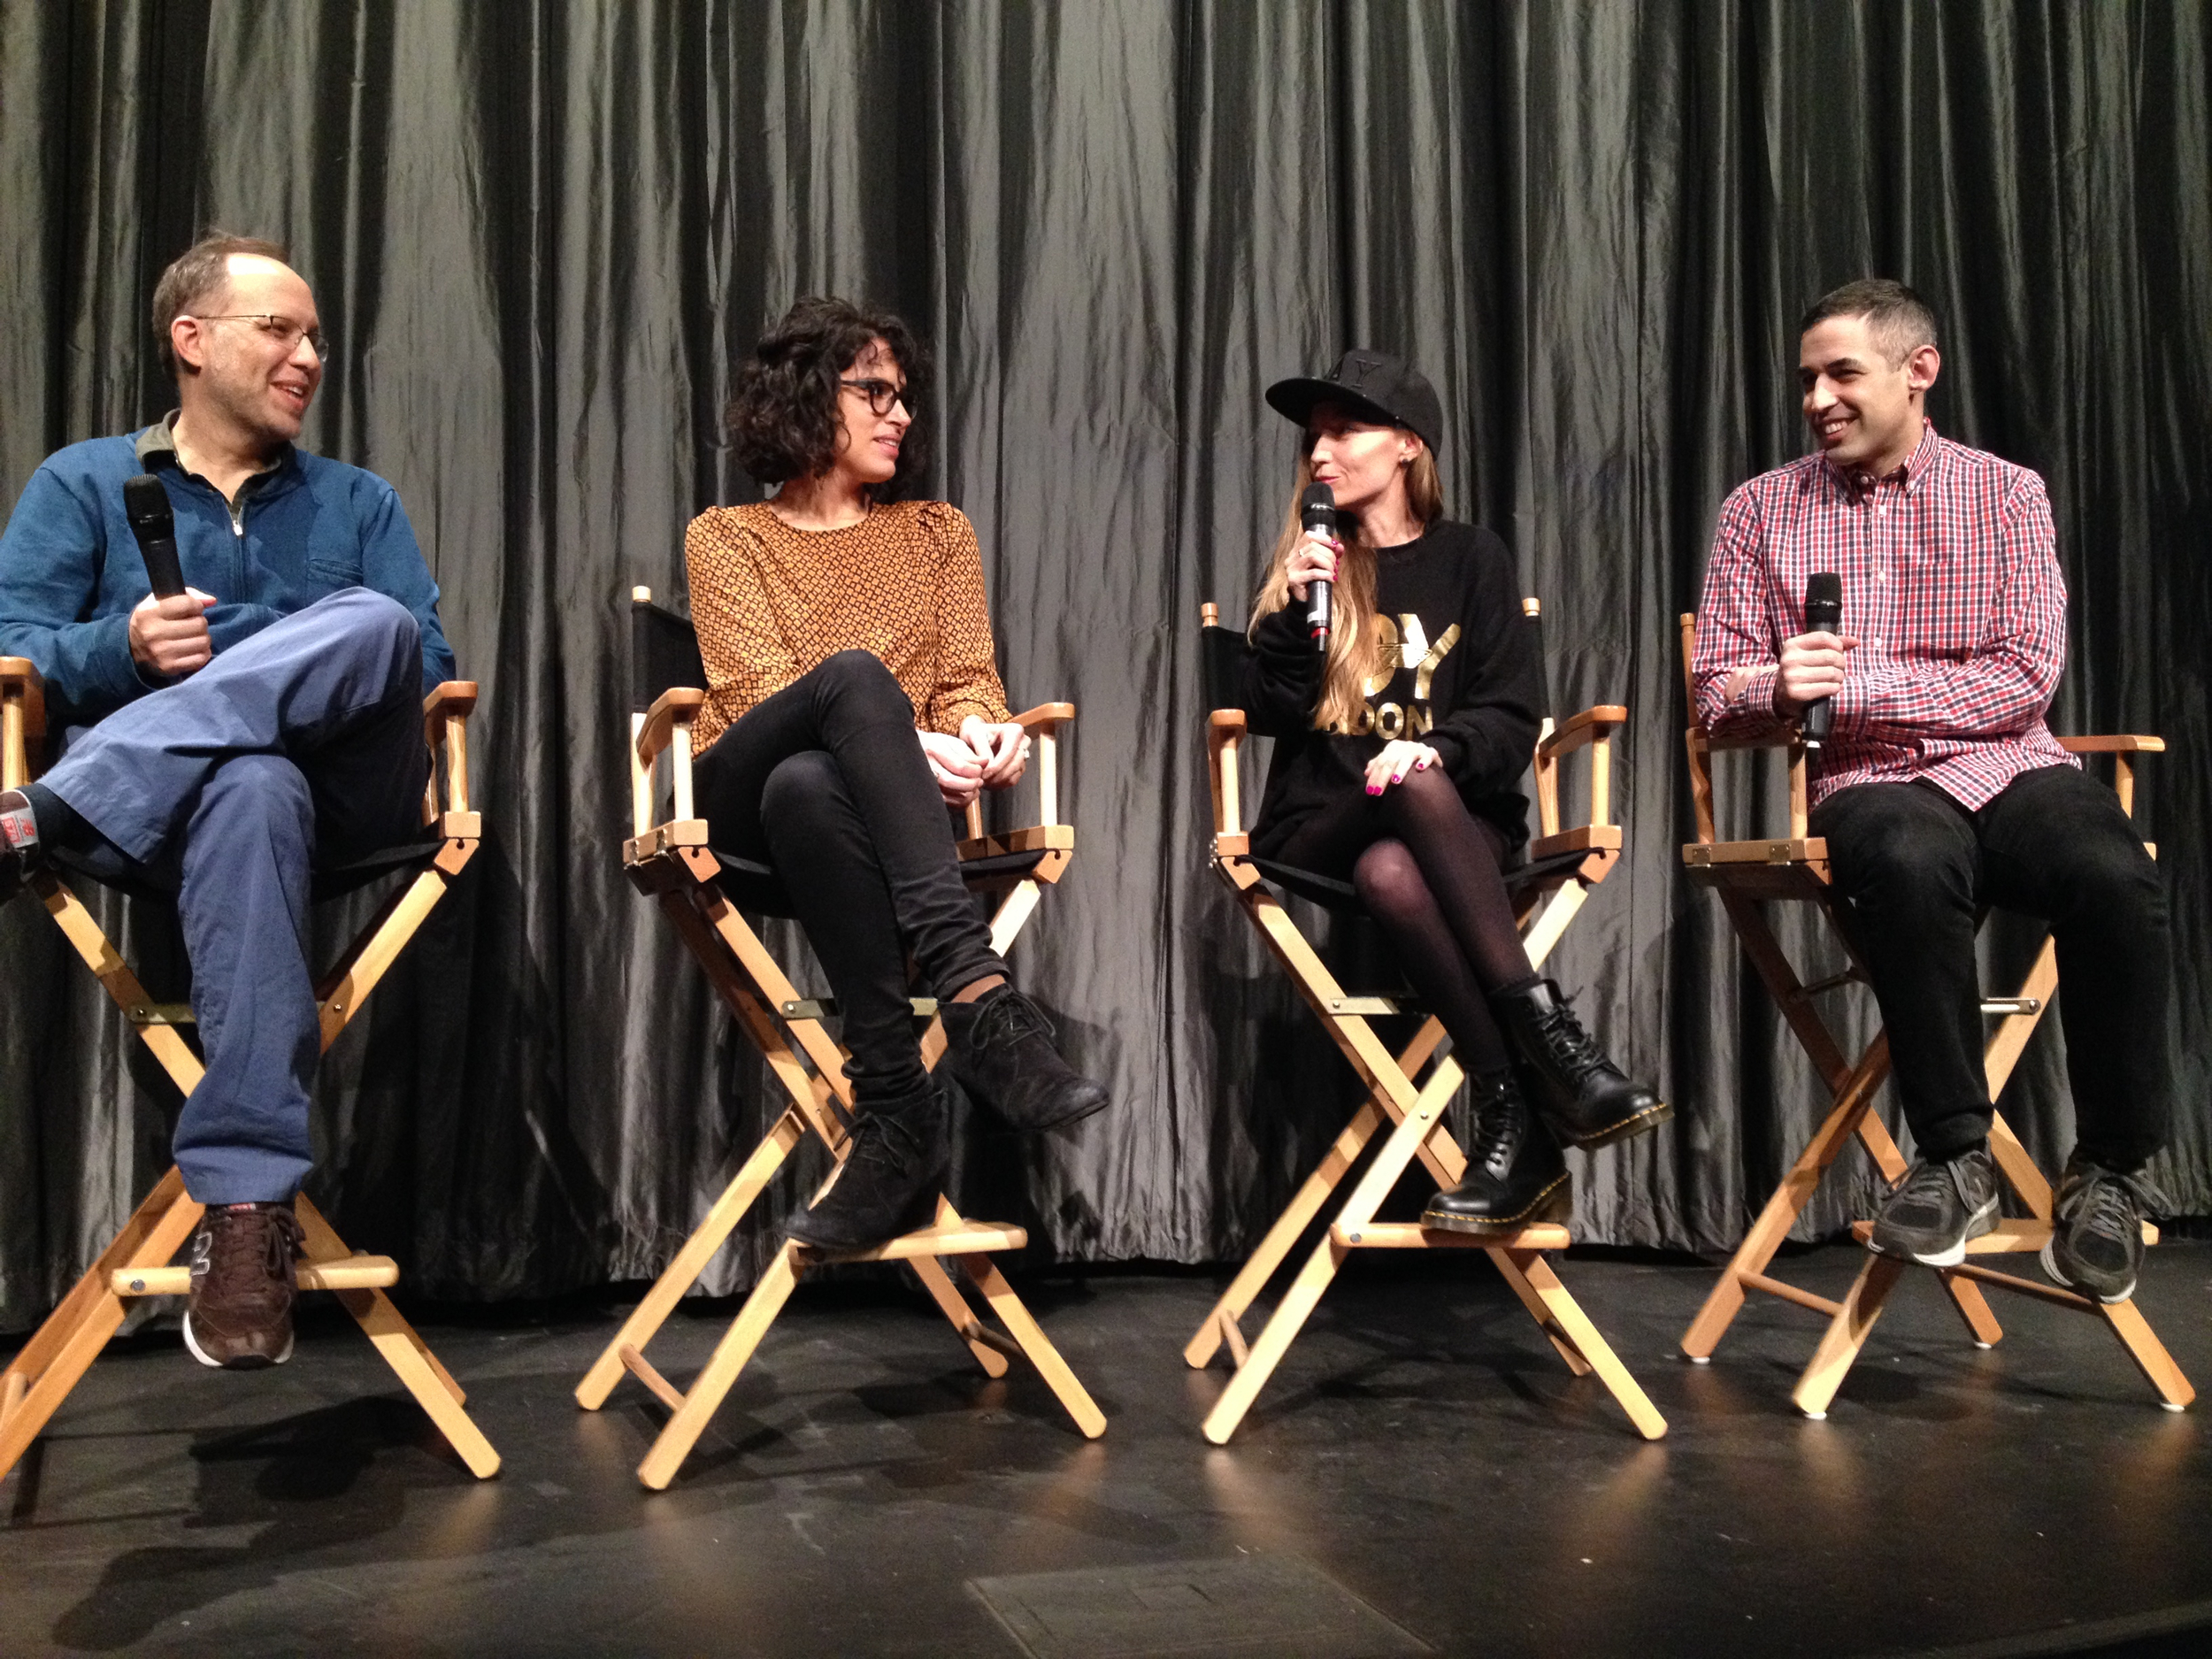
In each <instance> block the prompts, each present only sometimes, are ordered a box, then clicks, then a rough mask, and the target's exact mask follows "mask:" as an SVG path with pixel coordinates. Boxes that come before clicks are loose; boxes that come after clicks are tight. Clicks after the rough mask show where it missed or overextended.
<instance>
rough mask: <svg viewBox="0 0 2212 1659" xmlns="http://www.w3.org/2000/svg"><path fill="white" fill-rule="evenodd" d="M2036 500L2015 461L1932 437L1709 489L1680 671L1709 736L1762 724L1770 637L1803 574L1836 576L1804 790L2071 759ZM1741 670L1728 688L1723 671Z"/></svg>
mask: <svg viewBox="0 0 2212 1659" xmlns="http://www.w3.org/2000/svg"><path fill="white" fill-rule="evenodd" d="M2054 541H2055V536H2054V533H2053V531H2052V528H2051V503H2050V498H2049V496H2048V495H2046V494H2045V493H2044V488H2043V480H2042V479H2041V478H2039V477H2038V476H2037V475H2036V474H2035V473H2034V472H2030V471H2029V470H2028V469H2027V468H2025V467H2023V466H2015V465H2012V464H2011V463H2010V462H2009V461H2003V460H2000V459H1999V458H1998V457H1995V456H1993V455H1985V454H1983V453H1982V452H1981V451H1980V450H1979V449H1968V448H1967V447H1966V446H1965V445H1964V444H1962V443H1953V442H1950V441H1949V440H1947V439H1945V438H1939V437H1938V436H1937V435H1936V430H1935V426H1934V425H1933V423H1932V422H1931V423H1929V424H1928V425H1927V426H1925V428H1924V431H1923V433H1922V434H1921V439H1920V442H1919V443H1918V444H1916V446H1915V447H1914V449H1913V452H1912V454H1911V455H1910V456H1909V457H1907V459H1906V461H1905V465H1903V466H1901V467H1900V468H1899V469H1898V470H1897V471H1896V472H1892V473H1891V474H1890V475H1889V476H1888V477H1886V478H1881V479H1871V478H1867V477H1864V476H1863V475H1851V474H1847V473H1846V472H1843V471H1842V470H1841V469H1839V468H1838V467H1835V466H1833V465H1830V463H1829V462H1828V461H1827V459H1826V458H1825V457H1822V456H1817V455H1813V456H1808V457H1805V459H1803V460H1801V461H1796V462H1793V463H1792V464H1791V465H1788V466H1783V467H1777V468H1776V469H1775V470H1774V471H1773V472H1766V473H1763V474H1761V475H1760V476H1759V477H1757V478H1755V479H1753V480H1751V481H1750V482H1748V483H1747V484H1743V485H1740V486H1739V487H1738V488H1736V489H1735V490H1734V491H1733V492H1732V494H1731V495H1729V497H1728V499H1727V501H1726V502H1725V503H1723V505H1722V507H1721V510H1720V524H1719V526H1718V527H1717V529H1716V530H1715V531H1714V534H1713V557H1712V558H1711V560H1710V561H1709V563H1708V564H1707V565H1706V567H1705V596H1704V599H1703V600H1702V601H1701V603H1700V604H1699V606H1698V614H1697V653H1696V656H1695V657H1694V658H1693V659H1692V662H1691V665H1690V673H1691V680H1692V683H1693V684H1694V687H1695V690H1696V698H1697V718H1698V719H1699V721H1700V722H1701V724H1702V725H1703V726H1704V727H1705V729H1706V730H1707V731H1708V732H1709V733H1712V734H1713V735H1714V736H1716V737H1720V736H1749V735H1752V734H1755V733H1760V732H1763V731H1768V730H1771V729H1773V728H1776V727H1778V726H1781V725H1782V724H1783V721H1782V720H1781V719H1780V718H1779V717H1778V716H1777V715H1776V713H1775V712H1774V683H1775V679H1776V676H1777V675H1778V673H1779V672H1780V671H1781V663H1780V657H1781V654H1782V642H1783V641H1785V640H1786V639H1789V638H1791V637H1793V635H1796V634H1802V633H1803V632H1805V626H1804V622H1805V579H1806V577H1807V576H1809V575H1810V574H1811V573H1812V572H1815V571H1834V572H1837V574H1839V575H1840V576H1841V577H1842V578H1843V627H1842V632H1843V633H1845V634H1852V635H1855V636H1856V637H1857V639H1858V641H1859V645H1858V649H1856V650H1855V651H1853V652H1851V653H1850V655H1849V656H1848V657H1847V658H1846V661H1845V667H1844V675H1843V688H1842V689H1841V690H1840V691H1839V692H1838V693H1837V694H1836V695H1835V699H1834V705H1835V725H1834V728H1833V731H1832V733H1831V735H1830V737H1829V739H1828V741H1827V742H1826V743H1825V744H1824V745H1823V747H1822V749H1821V750H1820V754H1819V756H1818V757H1817V758H1816V763H1815V771H1814V772H1813V780H1812V789H1813V798H1814V800H1816V801H1818V800H1821V799H1823V798H1824V797H1825V796H1827V795H1832V794H1833V793H1834V792H1835V791H1836V790H1838V789H1841V788H1843V787H1847V785H1850V784H1855V783H1873V782H1904V781H1908V780H1912V779H1916V778H1924V779H1926V780H1928V781H1929V782H1930V783H1932V784H1934V785H1936V786H1937V787H1939V788H1941V789H1942V790H1943V792H1944V793H1945V794H1946V795H1950V796H1951V797H1952V798H1953V799H1955V800H1956V801H1957V802H1959V803H1961V804H1962V805H1963V806H1966V807H1968V808H1970V809H1972V808H1978V807H1981V806H1983V805H1985V803H1988V802H1989V801H1990V800H1991V799H1992V798H1993V797H1994V796H1995V795H1997V794H1998V793H1999V792H2000V791H2001V790H2002V789H2003V788H2004V787H2005V786H2006V785H2007V784H2008V783H2010V782H2011V781H2012V780H2014V779H2015V778H2016V777H2018V776H2019V775H2020V774H2021V773H2022V772H2028V771H2031V770H2032V769H2033V768H2035V767H2038V766H2058V765H2078V764H2079V763H2078V762H2077V761H2076V760H2075V759H2074V758H2073V757H2072V756H2070V755H2069V754H2068V753H2067V752H2066V751H2065V750H2064V749H2061V748H2060V747H2059V745H2058V740H2057V739H2055V738H2054V737H2053V736H2052V735H2051V729H2050V727H2049V726H2047V725H2045V724H2044V720H2043V711H2044V710H2046V709H2047V708H2048V707H2050V703H2051V696H2052V694H2053V693H2054V692H2055V691H2056V690H2057V688H2058V677H2059V673H2060V671H2061V670H2062V668H2063V667H2064V666H2065V664H2066V587H2065V583H2064V580H2062V577H2061V576H2060V574H2059V568H2058V559H2057V557H2056V556H2055V553H2054V551H2053V542H2054ZM1739 671H1744V673H1743V678H1742V680H1741V681H1740V684H1738V685H1737V687H1736V690H1735V695H1729V684H1730V681H1731V680H1732V679H1733V678H1734V677H1735V676H1736V674H1737V673H1738V672H1739Z"/></svg>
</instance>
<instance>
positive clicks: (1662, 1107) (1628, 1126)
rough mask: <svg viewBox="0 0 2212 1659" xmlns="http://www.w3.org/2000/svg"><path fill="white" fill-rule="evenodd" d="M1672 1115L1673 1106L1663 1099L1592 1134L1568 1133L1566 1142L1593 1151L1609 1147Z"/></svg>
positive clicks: (1643, 1131) (1578, 1149)
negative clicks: (1574, 1134) (1578, 1136)
mask: <svg viewBox="0 0 2212 1659" xmlns="http://www.w3.org/2000/svg"><path fill="white" fill-rule="evenodd" d="M1673 1117H1674V1108H1673V1107H1672V1106H1670V1105H1669V1104H1668V1103H1667V1102H1665V1101H1661V1102H1658V1103H1657V1104H1656V1105H1653V1106H1647V1107H1645V1108H1644V1110H1641V1111H1640V1112H1638V1113H1636V1114H1635V1115H1634V1116H1633V1117H1631V1118H1622V1119H1621V1120H1620V1122H1618V1123H1617V1124H1611V1125H1608V1126H1607V1127H1605V1128H1603V1129H1601V1130H1599V1131H1597V1132H1596V1133H1594V1134H1587V1135H1584V1136H1581V1137H1580V1138H1577V1137H1575V1136H1572V1135H1570V1136H1569V1137H1568V1138H1567V1143H1568V1145H1570V1146H1571V1147H1573V1148H1575V1149H1576V1150H1577V1151H1580V1152H1595V1151H1596V1150H1597V1149H1598V1148H1600V1147H1609V1146H1611V1145H1612V1144H1613V1143H1614V1142H1615V1141H1630V1140H1633V1139H1634V1138H1635V1137H1636V1136H1638V1135H1640V1134H1642V1133H1645V1132H1646V1131H1647V1130H1651V1129H1656V1128H1657V1127H1658V1126H1659V1125H1661V1124H1663V1123H1667V1122H1669V1121H1671V1119H1672V1118H1673Z"/></svg>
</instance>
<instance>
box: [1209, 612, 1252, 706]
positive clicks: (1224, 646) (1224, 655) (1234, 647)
mask: <svg viewBox="0 0 2212 1659" xmlns="http://www.w3.org/2000/svg"><path fill="white" fill-rule="evenodd" d="M1244 650H1245V646H1244V635H1242V634H1240V633H1238V632H1237V631H1236V630H1235V629H1234V628H1225V627H1221V626H1217V625H1212V626H1206V627H1203V628H1201V629H1200V630H1199V658H1198V672H1199V678H1200V681H1201V684H1202V687H1203V688H1204V690H1205V694H1206V707H1207V708H1208V709H1209V710H1214V709H1241V708H1242V707H1244V701H1243V698H1242V695H1240V688H1239V687H1240V680H1241V678H1242V672H1243V667H1244Z"/></svg>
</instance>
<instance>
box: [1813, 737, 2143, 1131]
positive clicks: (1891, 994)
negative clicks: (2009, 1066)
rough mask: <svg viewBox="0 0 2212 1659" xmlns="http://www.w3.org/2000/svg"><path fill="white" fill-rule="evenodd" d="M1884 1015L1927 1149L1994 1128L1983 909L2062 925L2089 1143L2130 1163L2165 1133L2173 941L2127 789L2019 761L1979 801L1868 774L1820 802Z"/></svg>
mask: <svg viewBox="0 0 2212 1659" xmlns="http://www.w3.org/2000/svg"><path fill="white" fill-rule="evenodd" d="M1812 833H1814V834H1816V835H1824V836H1825V837H1827V840H1828V856H1829V859H1830V861H1831V864H1832V871H1833V876H1834V880H1835V886H1836V889H1837V891H1838V892H1839V893H1840V894H1841V895H1843V896H1844V898H1845V899H1846V901H1847V915H1848V917H1849V918H1850V926H1851V930H1852V933H1853V936H1854V939H1855V941H1856V943H1857V944H1858V947H1859V950H1860V954H1861V956H1863V958H1864V959H1865V962H1866V965H1867V970H1868V972H1869V973H1870V975H1871V976H1872V979H1873V981H1874V995H1875V997H1876V999H1877V1000H1878V1002H1880V1003H1881V1008H1882V1018H1883V1021H1884V1023H1885V1024H1886V1026H1887V1028H1888V1032H1889V1047H1890V1056H1891V1061H1892V1064H1893V1068H1894V1075H1895V1078H1896V1081H1897V1090H1898V1094H1899V1095H1900V1097H1901V1099H1902V1101H1903V1103H1904V1110H1905V1121H1906V1122H1907V1123H1909V1125H1912V1133H1913V1139H1914V1140H1915V1141H1917V1142H1918V1143H1919V1148H1920V1151H1921V1154H1922V1156H1929V1157H1949V1156H1955V1155H1956V1154H1958V1153H1961V1152H1963V1151H1967V1150H1969V1149H1970V1148H1974V1147H1977V1146H1978V1145H1980V1144H1981V1142H1982V1141H1983V1139H1984V1137H1985V1136H1986V1135H1987V1134H1988V1133H1989V1120H1990V1110H1991V1109H1990V1102H1989V1087H1988V1083H1987V1081H1986V1078H1985V1073H1984V1071H1983V1064H1982V1054H1983V1048H1984V1031H1983V1025H1982V1016H1981V1010H1980V999H1981V991H1980V987H1979V985H1978V981H1977V975H1976V971H1975V960H1974V925H1975V919H1976V911H1977V910H1978V907H1980V906H1982V905H1996V906H1999V907H2001V908H2002V909H2005V910H2020V911H2024V912H2025V913H2027V914H2028V915H2031V916H2037V917H2041V918H2044V919H2046V920H2047V921H2048V922H2049V923H2050V924H2051V933H2052V934H2053V936H2054V937H2055V939H2056V940H2057V941H2058V972H2059V1000H2058V1012H2059V1018H2060V1021H2061V1024H2062V1026H2063V1028H2064V1030H2065V1033H2066V1065H2067V1073H2068V1076H2069V1078H2070V1080H2071V1082H2072V1084H2073V1089H2074V1108H2075V1114H2076V1117H2077V1119H2078V1141H2079V1146H2080V1150H2081V1152H2082V1153H2083V1155H2084V1156H2087V1157H2091V1158H2093V1159H2094V1160H2095V1161H2096V1162H2098V1163H2099V1164H2104V1165H2105V1166H2106V1167H2107V1168H2109V1169H2113V1170H2116V1171H2123V1172H2125V1171H2133V1170H2136V1169H2139V1168H2140V1167H2141V1166H2142V1164H2143V1163H2144V1161H2145V1160H2146V1159H2147V1158H2148V1157H2149V1156H2151V1154H2152V1153H2154V1152H2155V1151H2157V1150H2158V1148H2160V1147H2161V1146H2162V1145H2164V1144H2165V1141H2166V1133H2167V1124H2168V1118H2169V1116H2170V1111H2171V1109H2172V1097H2173V1070H2172V1066H2171V1064H2170V1056H2169V1054H2168V1048H2167V1045H2168V1042H2169V1033H2170V1030H2171V1024H2170V1011H2169V1010H2170V998H2171V991H2172V978H2173V967H2172V956H2171V952H2170V945H2169V942H2168V937H2167V933H2168V929H2167V918H2166V891H2165V886H2164V884H2163V883H2162V881H2161V880H2160V879H2159V874H2158V866H2157V865H2156V864H2154V863H2153V862H2152V861H2151V857H2150V855H2149V854H2147V852H2145V851H2144V850H2143V842H2142V839H2141V837H2140V836H2139V834H2138V833H2136V830H2135V828H2134V826H2132V825H2131V824H2130V823H2129V821H2128V817H2127V814H2126V813H2124V812H2123V811H2122V810H2120V803H2119V800H2118V797H2117V796H2116V795H2114V794H2113V792H2112V791H2111V790H2110V789H2108V788H2106V787H2104V786H2103V785H2102V784H2100V783H2098V782H2097V781H2096V780H2094V779H2093V778H2090V777H2088V776H2087V775H2086V774H2085V773H2083V772H2079V771H2077V770H2076V769H2075V768H2074V767H2071V766H2046V767H2041V768H2039V769H2038V770H2036V771H2034V772H2023V773H2022V774H2021V775H2020V776H2019V777H2017V778H2016V779H2014V780H2012V782H2011V783H2010V785H2008V787H2006V788H2005V790H2004V792H2003V793H2002V794H2001V795H1998V796H1997V797H1996V798H1995V799H1994V800H1993V801H1991V802H1990V803H1988V804H1987V805H1985V806H1984V807H1983V808H1982V809H1981V810H1979V811H1969V810H1967V809H1966V808H1964V807H1962V806H1961V805H1959V803H1957V802H1955V801H1954V800H1952V799H1951V797H1950V796H1948V795H1945V794H1944V793H1943V792H1942V791H1941V790H1939V789H1938V788H1936V787H1933V786H1932V785H1929V784H1920V783H1868V784H1858V785H1855V786H1854V787H1850V788H1847V789H1839V790H1838V791H1837V792H1836V793H1835V794H1834V795H1831V796H1829V797H1828V798H1827V799H1826V800H1825V801H1823V802H1822V803H1820V804H1819V805H1818V806H1816V807H1815V808H1814V809H1813V812H1812Z"/></svg>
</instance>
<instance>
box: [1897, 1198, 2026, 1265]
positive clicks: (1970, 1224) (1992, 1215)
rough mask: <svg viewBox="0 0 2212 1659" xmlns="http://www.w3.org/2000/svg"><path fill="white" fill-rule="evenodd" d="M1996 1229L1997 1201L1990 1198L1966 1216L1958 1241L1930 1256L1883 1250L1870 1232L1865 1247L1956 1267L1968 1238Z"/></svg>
mask: <svg viewBox="0 0 2212 1659" xmlns="http://www.w3.org/2000/svg"><path fill="white" fill-rule="evenodd" d="M1996 1230H1997V1201H1996V1200H1995V1199H1994V1198H1992V1199H1991V1200H1990V1201H1989V1202H1987V1203H1985V1204H1984V1205H1983V1206H1982V1207H1981V1208H1980V1209H1979V1210H1976V1211H1975V1212H1974V1213H1973V1214H1972V1215H1970V1216H1969V1217H1967V1218H1966V1231H1965V1232H1964V1233H1962V1234H1961V1235H1960V1237H1959V1241H1958V1242H1957V1243H1956V1244H1955V1245H1953V1246H1951V1247H1950V1248H1948V1249H1945V1250H1938V1251H1937V1252H1936V1253H1935V1254H1934V1255H1932V1256H1924V1255H1922V1254H1921V1253H1920V1252H1919V1251H1917V1250H1885V1249H1884V1248H1882V1247H1881V1246H1880V1245H1879V1244H1878V1243H1877V1242H1876V1241H1875V1239H1874V1235H1872V1234H1871V1233H1870V1234H1868V1235H1867V1240H1866V1248H1868V1249H1869V1250H1871V1251H1872V1252H1873V1253H1874V1254H1875V1255H1877V1256H1894V1257H1897V1258H1898V1259H1900V1260H1901V1261H1907V1262H1917V1263H1919V1264H1920V1265H1921V1266H1923V1267H1956V1266H1957V1265H1958V1264H1959V1263H1961V1262H1963V1261H1964V1260H1965V1259H1966V1247H1967V1244H1968V1242H1969V1241H1970V1240H1975V1239H1978V1238H1980V1237H1982V1236H1983V1235H1984V1234H1985V1233H1994V1232H1995V1231H1996Z"/></svg>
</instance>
